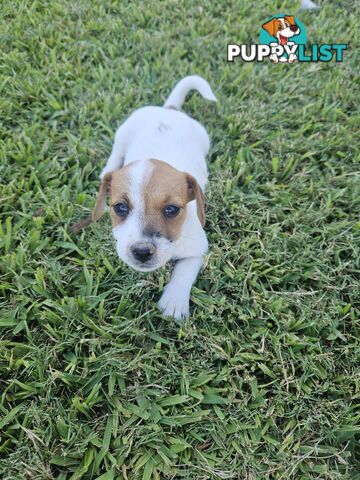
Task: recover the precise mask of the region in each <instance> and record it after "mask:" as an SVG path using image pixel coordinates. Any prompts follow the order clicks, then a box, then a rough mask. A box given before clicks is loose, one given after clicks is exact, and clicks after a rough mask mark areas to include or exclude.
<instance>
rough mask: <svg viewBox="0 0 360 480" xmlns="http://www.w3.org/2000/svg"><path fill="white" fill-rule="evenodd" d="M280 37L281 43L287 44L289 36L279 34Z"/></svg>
mask: <svg viewBox="0 0 360 480" xmlns="http://www.w3.org/2000/svg"><path fill="white" fill-rule="evenodd" d="M279 39H280V44H281V45H286V44H287V41H288V38H287V37H284V35H281V33H280V35H279Z"/></svg>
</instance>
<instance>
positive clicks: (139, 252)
mask: <svg viewBox="0 0 360 480" xmlns="http://www.w3.org/2000/svg"><path fill="white" fill-rule="evenodd" d="M131 252H132V254H133V255H134V257H135V258H136V260H139V261H140V262H142V263H145V262H147V261H148V260H149V258H150V257H151V256H152V254H153V253H154V249H153V248H152V247H151V246H150V245H149V246H145V245H144V246H138V247H132V249H131Z"/></svg>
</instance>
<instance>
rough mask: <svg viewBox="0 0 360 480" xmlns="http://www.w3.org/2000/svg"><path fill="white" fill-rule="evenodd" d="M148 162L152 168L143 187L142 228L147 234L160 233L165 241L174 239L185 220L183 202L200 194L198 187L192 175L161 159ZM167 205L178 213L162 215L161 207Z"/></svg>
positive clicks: (177, 236) (184, 203)
mask: <svg viewBox="0 0 360 480" xmlns="http://www.w3.org/2000/svg"><path fill="white" fill-rule="evenodd" d="M151 162H152V164H153V166H154V169H153V171H152V174H151V177H150V179H149V181H148V183H147V184H146V185H145V186H144V204H145V221H144V223H145V224H144V231H145V232H148V233H149V234H150V235H161V236H164V237H165V238H167V239H169V240H176V239H177V238H179V236H180V233H181V227H182V226H183V223H184V221H185V217H186V205H187V203H188V202H189V201H191V200H194V199H195V198H197V197H198V196H199V195H200V194H199V191H200V192H201V189H200V187H199V186H198V184H197V182H196V180H195V178H194V177H192V176H191V175H189V174H188V173H185V172H180V171H179V170H177V169H176V168H173V167H171V166H170V165H168V164H167V163H165V162H162V161H161V160H151ZM201 201H202V199H201ZM167 205H175V206H177V207H179V208H180V212H179V213H178V215H176V216H175V217H173V218H168V217H166V216H165V215H164V208H165V207H166V206H167ZM202 208H203V203H202ZM200 209H201V207H200Z"/></svg>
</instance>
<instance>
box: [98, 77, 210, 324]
mask: <svg viewBox="0 0 360 480" xmlns="http://www.w3.org/2000/svg"><path fill="white" fill-rule="evenodd" d="M191 89H196V90H198V91H199V93H200V94H201V95H202V96H203V97H205V98H207V99H208V100H212V101H215V100H216V99H215V96H214V94H213V93H212V90H211V88H210V86H209V84H208V83H207V82H206V80H204V79H203V78H201V77H198V76H191V77H186V78H184V79H183V80H181V81H180V82H179V83H178V85H177V86H176V87H175V88H174V90H173V91H172V93H171V94H170V96H169V98H168V100H167V101H166V102H165V105H164V107H165V108H164V107H155V106H148V107H143V108H140V109H138V110H136V111H135V112H134V113H133V114H132V115H131V116H130V117H129V118H128V119H127V120H126V121H125V122H124V123H123V124H122V125H121V126H120V127H119V129H118V130H117V132H116V134H115V141H114V145H113V148H112V152H111V155H110V157H109V159H108V161H107V163H106V166H105V168H104V169H103V171H102V172H101V175H100V177H101V178H103V177H104V175H105V174H106V173H107V172H111V171H114V170H117V169H118V168H121V167H122V166H125V165H130V164H131V166H130V169H129V170H130V192H131V202H132V204H133V209H132V211H131V212H130V214H129V215H128V217H127V218H126V220H125V222H123V224H121V225H119V226H117V227H115V228H114V229H113V235H114V237H115V239H116V249H117V253H118V255H119V257H120V258H121V259H122V260H124V261H125V262H126V263H127V264H128V265H130V266H132V267H133V268H135V269H137V270H141V271H149V270H154V269H156V268H159V267H161V266H163V265H164V264H165V263H166V262H168V261H169V260H171V259H173V260H178V262H177V263H176V265H175V268H174V271H173V274H172V276H171V279H170V282H169V283H168V285H167V286H166V288H165V290H164V292H163V295H162V297H161V299H160V301H159V307H160V308H161V310H162V311H163V313H164V315H165V316H168V315H170V316H173V317H174V318H175V319H176V320H181V319H183V318H184V317H187V316H188V315H189V297H190V290H191V286H192V284H193V282H194V281H195V279H196V277H197V274H198V272H199V270H200V268H201V265H202V263H203V255H204V254H205V253H206V251H207V247H208V243H207V239H206V235H205V232H204V230H203V228H202V226H201V224H200V221H199V218H198V216H197V209H196V201H195V200H194V201H191V202H189V203H188V204H187V207H186V218H185V222H184V224H183V227H182V230H181V234H180V237H179V238H178V239H177V240H176V241H174V242H170V241H168V240H166V239H165V238H157V239H154V242H155V243H156V254H154V258H153V259H152V260H151V264H150V265H148V266H145V265H144V266H141V265H139V262H136V260H135V259H134V258H133V256H132V255H131V251H130V248H131V246H132V245H133V244H134V243H136V242H141V241H143V240H144V237H143V228H142V227H143V225H142V222H143V212H144V204H143V195H142V186H143V185H144V183H145V182H146V179H148V178H149V176H150V174H151V169H152V163H151V162H150V161H149V159H152V158H154V159H158V160H162V161H164V162H166V163H168V164H169V165H171V166H172V167H174V168H176V169H178V170H180V171H185V172H187V173H190V174H191V175H193V176H194V177H195V178H196V180H197V182H198V184H199V186H200V188H201V189H202V190H203V191H204V189H205V186H206V183H207V177H208V174H207V166H206V160H205V157H206V154H207V153H208V150H209V147H210V141H209V137H208V135H207V132H206V130H205V129H204V127H203V126H202V125H201V124H200V123H199V122H197V121H196V120H194V119H192V118H191V117H189V116H188V115H186V114H185V113H183V112H179V111H177V110H173V109H172V108H166V107H176V108H180V107H181V105H182V102H183V101H184V99H185V97H186V94H187V93H188V91H189V90H191Z"/></svg>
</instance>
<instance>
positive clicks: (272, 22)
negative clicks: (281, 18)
mask: <svg viewBox="0 0 360 480" xmlns="http://www.w3.org/2000/svg"><path fill="white" fill-rule="evenodd" d="M275 25H276V19H275V18H273V19H272V20H269V21H268V22H266V23H264V25H263V26H262V28H264V29H265V30H266V31H267V32H268V33H269V34H270V35H272V36H274V33H275V30H276V27H275Z"/></svg>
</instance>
